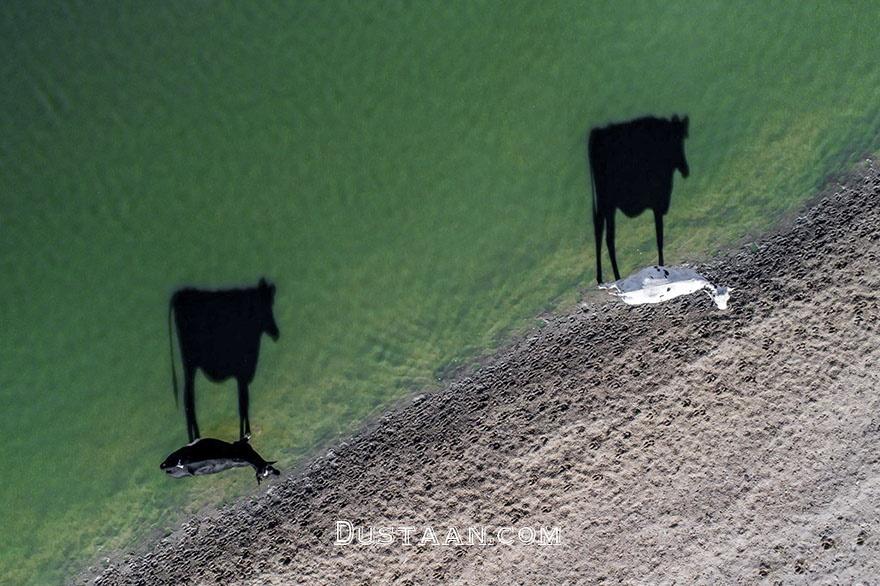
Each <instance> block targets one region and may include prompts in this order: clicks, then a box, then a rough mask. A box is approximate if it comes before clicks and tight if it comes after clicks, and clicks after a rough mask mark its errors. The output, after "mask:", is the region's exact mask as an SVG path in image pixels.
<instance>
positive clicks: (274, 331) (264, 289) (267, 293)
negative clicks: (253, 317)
mask: <svg viewBox="0 0 880 586" xmlns="http://www.w3.org/2000/svg"><path fill="white" fill-rule="evenodd" d="M258 290H259V295H260V308H261V310H262V315H261V321H262V326H263V331H264V332H266V334H268V335H269V337H270V338H272V340H274V341H276V342H277V341H278V338H279V337H280V336H281V332H280V331H279V330H278V324H277V323H275V312H274V310H273V306H274V305H275V285H274V284H272V283H269V282H267V281H266V279H265V278H262V279H260V284H259V287H258Z"/></svg>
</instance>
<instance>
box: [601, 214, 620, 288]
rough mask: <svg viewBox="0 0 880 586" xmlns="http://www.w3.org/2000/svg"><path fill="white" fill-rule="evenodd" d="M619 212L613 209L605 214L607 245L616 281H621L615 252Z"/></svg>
mask: <svg viewBox="0 0 880 586" xmlns="http://www.w3.org/2000/svg"><path fill="white" fill-rule="evenodd" d="M616 212H617V210H614V209H612V210H611V211H610V212H608V213H607V214H605V223H606V224H607V225H606V228H608V233H607V234H606V235H605V243H606V244H607V245H608V256H610V257H611V268H612V269H614V280H615V281H619V280H620V271H618V270H617V253H616V251H615V250H614V214H615V213H616Z"/></svg>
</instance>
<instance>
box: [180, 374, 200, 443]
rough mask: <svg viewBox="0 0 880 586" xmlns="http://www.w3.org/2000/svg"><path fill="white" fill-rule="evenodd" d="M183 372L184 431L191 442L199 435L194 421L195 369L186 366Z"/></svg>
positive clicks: (197, 425)
mask: <svg viewBox="0 0 880 586" xmlns="http://www.w3.org/2000/svg"><path fill="white" fill-rule="evenodd" d="M185 371H186V372H184V381H185V382H184V387H183V408H184V411H185V413H186V433H187V434H189V441H190V442H192V441H194V440H196V439H198V438H199V437H201V435H200V434H199V424H198V423H197V422H196V369H195V368H189V367H186V368H185Z"/></svg>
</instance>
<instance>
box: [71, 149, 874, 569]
mask: <svg viewBox="0 0 880 586" xmlns="http://www.w3.org/2000/svg"><path fill="white" fill-rule="evenodd" d="M878 259H880V168H878V167H877V165H876V164H865V165H863V166H862V167H861V168H860V169H859V170H858V171H856V172H854V173H853V174H852V175H851V176H849V177H848V178H847V179H845V180H844V181H843V182H842V183H833V184H831V185H829V186H828V187H826V188H825V189H824V191H823V192H822V193H821V194H820V195H819V196H817V197H816V198H815V199H814V200H813V201H812V202H811V204H810V205H809V206H808V207H807V208H805V209H804V210H803V211H802V212H801V213H800V214H799V215H798V216H797V217H796V218H793V219H791V220H790V221H788V222H786V223H785V224H784V225H783V226H781V227H780V228H778V229H777V230H775V231H773V232H772V233H770V234H767V235H765V236H764V237H762V238H759V239H757V240H756V241H755V242H754V243H752V244H747V245H744V246H743V247H741V248H737V249H735V250H733V251H730V252H728V253H726V254H724V255H722V256H719V257H718V258H716V259H714V260H712V261H710V262H708V263H705V264H702V265H700V266H698V267H695V268H697V270H699V271H700V272H701V273H702V274H704V275H706V276H707V277H708V278H709V280H710V281H712V282H713V283H717V284H723V285H727V286H730V287H732V288H733V292H732V295H731V299H730V309H729V310H728V311H720V310H718V309H716V308H715V306H714V305H713V303H712V301H711V299H709V297H708V296H706V295H704V294H702V293H700V294H696V295H692V296H689V297H686V298H681V299H676V300H673V301H670V302H668V303H664V304H661V305H656V306H640V307H628V306H624V305H623V304H621V303H617V302H612V301H609V302H608V303H605V302H594V301H590V302H584V303H582V304H581V305H580V306H578V307H577V308H574V309H572V310H571V311H570V312H569V313H566V314H563V315H556V316H552V317H550V318H549V320H548V322H547V323H546V325H544V326H543V327H541V328H540V329H538V330H535V331H533V332H530V333H529V334H528V335H526V336H525V337H523V338H521V339H519V340H516V341H514V342H513V343H512V344H510V345H509V346H508V347H507V348H505V349H504V350H502V351H500V352H498V353H497V354H495V355H494V356H492V357H490V358H487V359H486V360H485V361H484V362H483V366H482V367H480V368H479V369H478V370H475V371H473V372H470V373H467V374H464V375H462V376H461V377H459V379H458V380H456V381H455V382H453V383H452V384H450V385H449V386H448V387H446V388H444V389H441V390H439V391H437V392H433V393H430V394H424V395H419V396H417V397H414V398H412V399H410V400H408V401H406V402H404V403H402V404H400V405H399V406H397V407H395V408H394V409H392V410H390V411H389V412H387V413H386V414H385V415H384V416H382V417H379V418H377V419H376V420H375V421H372V422H371V423H369V424H367V425H366V426H365V427H364V428H363V429H362V430H361V431H359V432H358V433H356V434H355V435H353V436H352V437H351V438H349V439H347V440H346V441H344V442H340V443H338V444H337V445H334V446H333V447H332V448H331V449H329V450H327V451H325V452H323V453H322V454H320V455H317V456H316V457H314V458H313V459H312V460H310V461H309V462H308V463H307V464H304V465H303V466H302V467H301V468H300V469H298V470H296V471H293V472H291V473H290V474H288V475H287V476H285V477H282V479H281V480H279V481H276V482H274V483H272V486H271V487H270V488H269V489H268V490H263V491H261V492H260V493H258V494H257V495H255V496H253V497H249V498H246V499H244V500H242V501H240V502H238V503H235V504H233V505H230V506H228V507H225V508H222V509H219V510H215V511H206V512H204V513H203V514H201V515H200V516H198V517H196V518H193V519H191V520H189V521H187V522H185V523H184V524H183V525H182V526H181V527H180V528H179V529H178V530H177V531H175V532H174V533H173V534H172V535H171V536H169V537H168V538H166V539H163V540H161V541H160V542H158V543H154V544H152V545H149V546H146V547H145V549H144V550H143V551H142V553H141V554H139V555H137V556H123V555H120V556H118V557H117V558H115V559H114V560H113V561H112V562H111V565H110V566H109V567H108V568H106V569H104V570H102V573H101V574H100V575H99V576H97V577H95V575H94V574H93V575H91V576H82V577H79V578H78V579H77V582H78V583H83V582H88V583H92V582H94V583H96V584H104V585H109V584H249V585H251V584H252V585H257V584H425V583H438V584H446V583H451V584H475V585H481V584H596V583H605V584H618V583H625V584H672V583H684V582H687V583H698V584H755V583H767V584H773V583H785V584H816V583H828V584H830V583H847V584H849V583H858V582H863V583H873V582H874V581H875V580H876V579H877V578H878V576H880V523H878V521H880V393H878V391H880V368H878V366H880V331H878V330H880V328H878V320H880V268H878ZM600 299H601V298H600ZM337 520H349V521H351V522H353V523H355V524H356V525H359V526H363V527H366V526H368V525H372V526H380V525H396V526H400V525H411V526H415V527H425V526H429V525H430V526H434V527H436V528H440V529H445V528H447V527H450V526H455V527H468V526H472V525H485V526H488V527H490V528H495V527H504V526H513V527H532V528H538V527H559V528H560V540H561V543H560V544H559V545H554V546H538V545H534V544H522V543H515V544H512V545H507V544H496V545H487V546H476V545H475V546H465V545H462V546H444V545H439V546H436V545H430V544H425V545H420V544H418V542H417V541H415V542H413V543H411V544H409V545H406V544H404V543H402V540H397V541H396V542H395V543H394V544H392V545H385V546H383V545H375V544H374V545H349V546H339V545H334V540H335V537H336V534H335V529H336V528H335V522H336V521H337Z"/></svg>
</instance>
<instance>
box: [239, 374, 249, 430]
mask: <svg viewBox="0 0 880 586" xmlns="http://www.w3.org/2000/svg"><path fill="white" fill-rule="evenodd" d="M249 402H250V396H249V394H248V383H247V382H246V381H245V380H244V379H238V439H244V437H245V436H247V437H250V435H251V420H250V416H249V415H248V403H249Z"/></svg>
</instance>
